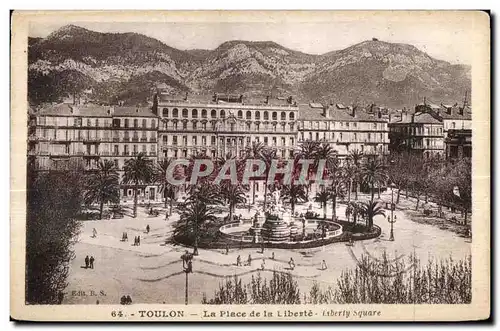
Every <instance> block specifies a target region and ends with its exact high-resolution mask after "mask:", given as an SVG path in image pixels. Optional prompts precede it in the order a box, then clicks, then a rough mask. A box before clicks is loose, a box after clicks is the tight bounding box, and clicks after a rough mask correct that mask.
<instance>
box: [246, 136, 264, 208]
mask: <svg viewBox="0 0 500 331" xmlns="http://www.w3.org/2000/svg"><path fill="white" fill-rule="evenodd" d="M264 148H265V145H264V144H263V143H261V142H255V141H254V142H253V143H252V146H249V147H247V151H246V152H247V158H248V159H254V160H257V159H260V157H261V154H262V151H263V150H264ZM255 184H256V181H255V178H253V179H252V204H253V205H254V204H255Z"/></svg>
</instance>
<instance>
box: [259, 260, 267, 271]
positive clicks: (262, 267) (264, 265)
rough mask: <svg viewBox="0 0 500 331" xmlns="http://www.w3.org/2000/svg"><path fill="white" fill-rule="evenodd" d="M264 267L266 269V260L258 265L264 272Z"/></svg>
mask: <svg viewBox="0 0 500 331" xmlns="http://www.w3.org/2000/svg"><path fill="white" fill-rule="evenodd" d="M265 267H266V260H265V259H262V264H261V265H260V268H261V269H262V270H264V268H265Z"/></svg>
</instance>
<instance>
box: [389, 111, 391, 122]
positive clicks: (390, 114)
mask: <svg viewBox="0 0 500 331" xmlns="http://www.w3.org/2000/svg"><path fill="white" fill-rule="evenodd" d="M389 123H391V113H389Z"/></svg>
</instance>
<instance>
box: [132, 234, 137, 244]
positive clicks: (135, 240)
mask: <svg viewBox="0 0 500 331" xmlns="http://www.w3.org/2000/svg"><path fill="white" fill-rule="evenodd" d="M132 246H137V237H135V236H134V244H133V245H132Z"/></svg>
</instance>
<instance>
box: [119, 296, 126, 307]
mask: <svg viewBox="0 0 500 331" xmlns="http://www.w3.org/2000/svg"><path fill="white" fill-rule="evenodd" d="M120 304H121V305H126V304H127V297H126V296H124V295H122V297H121V298H120Z"/></svg>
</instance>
